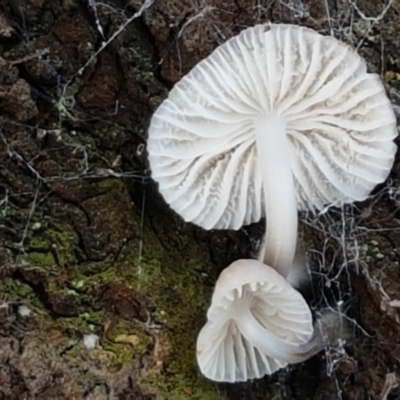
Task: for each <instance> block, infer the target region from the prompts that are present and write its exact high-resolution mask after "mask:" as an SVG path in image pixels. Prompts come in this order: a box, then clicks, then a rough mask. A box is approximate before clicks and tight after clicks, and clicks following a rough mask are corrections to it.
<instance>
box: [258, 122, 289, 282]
mask: <svg viewBox="0 0 400 400" xmlns="http://www.w3.org/2000/svg"><path fill="white" fill-rule="evenodd" d="M255 132H256V143H257V153H258V160H259V163H260V168H261V172H262V176H263V184H264V201H265V215H266V219H267V227H266V238H265V242H264V243H265V247H266V249H265V252H262V253H264V254H261V255H260V259H261V260H263V262H264V264H267V265H270V266H271V267H273V268H274V269H275V270H276V271H278V272H279V273H280V274H281V275H282V276H284V277H286V276H287V275H288V273H289V271H290V268H291V266H292V263H293V259H294V254H295V251H296V240H297V202H296V192H295V188H294V183H293V176H292V171H291V167H290V158H289V149H288V141H287V137H286V124H285V121H284V120H283V119H282V118H279V117H276V116H273V115H268V116H263V117H261V118H258V119H257V120H256V121H255Z"/></svg>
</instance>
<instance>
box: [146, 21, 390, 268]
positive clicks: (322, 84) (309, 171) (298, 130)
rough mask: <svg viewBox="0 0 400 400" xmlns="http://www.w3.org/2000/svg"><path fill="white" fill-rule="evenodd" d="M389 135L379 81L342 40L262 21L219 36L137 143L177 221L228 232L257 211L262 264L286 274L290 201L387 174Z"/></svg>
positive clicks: (293, 206)
mask: <svg viewBox="0 0 400 400" xmlns="http://www.w3.org/2000/svg"><path fill="white" fill-rule="evenodd" d="M396 136H397V130H396V118H395V115H394V113H393V110H392V107H391V104H390V102H389V100H388V99H387V97H386V95H385V90H384V87H383V85H382V83H381V82H380V80H379V77H378V76H377V75H375V74H369V73H367V68H366V63H365V61H364V60H363V59H362V58H361V57H360V56H359V55H357V53H356V52H355V51H354V50H353V49H352V48H350V47H349V46H348V45H346V44H344V43H342V42H340V41H338V40H336V39H335V38H333V37H329V36H322V35H320V34H318V33H317V32H315V31H313V30H310V29H308V28H304V27H299V26H294V25H284V24H268V25H258V26H255V27H253V28H249V29H246V30H244V31H243V32H242V33H240V34H239V35H238V36H236V37H233V38H232V39H230V40H228V41H227V42H226V43H224V44H223V45H221V46H219V47H218V48H217V49H216V50H215V51H214V52H213V53H212V54H211V55H210V56H209V57H208V58H206V59H205V60H203V61H202V62H200V63H199V64H198V65H197V66H196V67H195V68H193V69H192V71H191V72H190V73H189V74H187V75H186V76H185V77H184V78H183V79H182V80H181V81H180V82H178V83H177V84H176V85H175V87H174V88H173V89H172V91H171V92H170V94H169V97H168V99H166V100H165V101H164V102H163V103H162V104H161V106H160V107H159V108H158V109H157V111H156V112H155V114H154V115H153V118H152V120H151V125H150V128H149V139H148V146H147V149H148V152H149V161H150V167H151V170H152V177H153V178H154V180H155V181H157V182H158V183H159V188H160V192H161V193H162V195H163V196H164V198H165V200H166V201H167V202H168V203H169V204H170V206H171V207H172V208H173V209H174V210H175V211H176V212H178V213H179V214H180V215H181V216H182V217H183V218H184V219H185V220H186V221H192V222H193V223H195V224H197V225H200V226H202V227H204V228H206V229H212V228H222V229H228V228H231V229H238V228H240V227H241V226H242V225H244V224H249V223H252V222H256V221H259V220H260V218H261V217H262V216H263V215H264V214H266V218H267V233H266V236H267V237H266V243H267V248H266V253H265V257H264V262H265V263H266V264H268V265H271V266H273V267H274V268H276V269H277V270H278V271H279V272H280V273H281V274H282V275H284V276H286V275H287V273H288V271H289V269H290V266H291V264H292V261H293V256H294V252H295V248H296V238H297V209H301V210H305V209H320V208H321V207H323V206H324V205H326V204H335V205H337V206H340V205H342V204H345V203H350V202H353V201H361V200H364V199H366V198H367V196H368V195H369V193H370V192H371V190H372V189H373V188H374V187H375V186H376V185H377V184H378V183H381V182H383V181H384V180H385V179H386V177H387V176H388V174H389V171H390V169H391V167H392V164H393V160H394V155H395V152H396V146H395V144H394V143H393V139H394V138H395V137H396ZM263 192H264V193H263ZM264 195H265V196H264ZM264 207H265V210H264Z"/></svg>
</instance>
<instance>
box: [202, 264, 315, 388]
mask: <svg viewBox="0 0 400 400" xmlns="http://www.w3.org/2000/svg"><path fill="white" fill-rule="evenodd" d="M242 306H243V307H245V308H246V309H247V310H249V311H250V312H251V314H252V316H253V317H254V318H255V319H256V320H257V321H258V323H260V324H261V325H262V326H263V328H265V329H266V330H267V331H268V332H270V333H271V334H272V335H274V336H276V337H278V338H279V339H283V340H284V341H285V342H288V343H290V344H292V345H301V344H304V343H307V342H308V341H309V340H310V338H311V336H312V335H313V331H314V330H313V323H312V316H311V312H310V309H309V307H308V305H307V303H306V301H305V300H304V298H303V297H302V296H301V294H300V293H299V292H298V291H296V290H295V289H293V288H292V287H291V286H290V284H289V283H288V282H287V281H286V280H285V279H284V278H283V277H282V276H281V275H280V274H279V273H278V272H276V271H275V270H274V269H272V268H271V267H268V266H266V265H264V264H263V263H261V262H259V261H257V260H238V261H235V262H234V263H232V264H231V265H230V266H229V267H228V268H226V269H225V270H224V271H222V273H221V275H220V276H219V278H218V281H217V283H216V286H215V290H214V294H213V296H212V303H211V306H210V308H209V309H208V312H207V322H206V324H205V325H204V327H203V328H202V330H201V331H200V334H199V336H198V339H197V362H198V365H199V367H200V370H201V372H202V373H203V374H204V375H205V376H207V377H208V378H209V379H212V380H215V381H224V382H238V381H246V380H248V379H254V378H260V377H262V376H264V375H266V374H272V373H274V372H275V371H277V370H278V369H280V368H283V367H285V366H286V365H287V362H285V361H281V360H279V359H277V358H273V357H270V356H269V355H267V354H265V353H264V352H263V351H261V350H260V349H259V348H258V347H257V346H255V345H254V344H253V343H252V342H251V341H250V340H249V338H248V337H246V334H245V333H243V332H242V330H241V327H240V326H241V325H240V321H239V319H240V318H241V316H240V315H239V314H240V313H239V312H238V310H239V309H240V308H241V307H242ZM242 323H244V324H246V323H248V321H242ZM265 340H268V339H267V338H266V339H265ZM271 346H272V347H275V348H276V350H277V351H278V352H279V348H277V347H279V346H277V345H276V344H274V343H271ZM278 354H279V353H278ZM282 357H283V354H282ZM283 358H284V357H283Z"/></svg>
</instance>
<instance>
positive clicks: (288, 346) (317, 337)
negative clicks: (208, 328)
mask: <svg viewBox="0 0 400 400" xmlns="http://www.w3.org/2000/svg"><path fill="white" fill-rule="evenodd" d="M235 321H236V324H237V326H238V328H239V330H240V332H241V333H242V335H243V336H244V337H245V338H246V339H247V340H248V341H249V342H250V343H251V344H252V345H253V346H254V347H257V348H258V350H259V351H261V352H262V353H263V354H265V355H267V356H270V357H272V358H276V359H278V360H280V361H285V362H287V363H289V364H296V363H300V362H303V361H306V360H308V359H309V358H310V357H312V356H314V355H315V354H317V353H319V352H320V351H321V350H322V349H323V348H324V347H325V346H326V345H327V343H326V341H325V340H324V339H323V337H322V335H321V334H320V332H319V330H316V331H314V336H313V337H312V338H311V339H310V341H308V342H306V343H303V344H293V343H290V342H287V341H286V340H284V339H281V338H280V337H278V336H276V335H274V334H273V333H271V332H269V331H268V330H267V329H265V328H264V327H263V326H262V325H261V324H260V323H259V322H258V321H257V319H256V318H254V316H253V314H252V313H251V311H250V309H249V307H248V306H247V305H246V304H241V305H240V306H239V305H238V306H237V307H236V308H235Z"/></svg>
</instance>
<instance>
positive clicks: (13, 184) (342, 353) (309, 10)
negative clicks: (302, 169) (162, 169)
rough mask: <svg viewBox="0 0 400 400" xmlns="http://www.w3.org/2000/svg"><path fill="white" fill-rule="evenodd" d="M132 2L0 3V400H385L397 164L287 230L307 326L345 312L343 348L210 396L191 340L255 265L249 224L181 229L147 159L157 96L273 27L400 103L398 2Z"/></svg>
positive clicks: (391, 344)
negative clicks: (324, 37)
mask: <svg viewBox="0 0 400 400" xmlns="http://www.w3.org/2000/svg"><path fill="white" fill-rule="evenodd" d="M147 3H148V4H147V5H148V7H143V2H142V1H140V0H137V1H136V0H134V1H130V2H129V1H123V0H120V1H118V0H105V1H103V2H99V1H95V0H94V1H85V0H51V1H50V0H47V1H46V0H6V1H3V2H1V4H0V246H1V247H0V277H1V280H0V314H1V316H0V399H1V398H4V399H138V400H139V399H146V400H153V399H171V400H180V399H182V400H183V399H199V400H213V399H226V400H239V399H240V400H242V399H243V400H253V399H254V400H256V399H257V400H258V399H260V400H261V399H265V400H267V399H284V400H289V399H293V400H294V399H296V400H297V399H316V400H318V399H321V400H322V399H328V400H329V399H340V398H343V399H357V400H360V399H397V398H400V390H398V389H397V384H398V383H399V382H400V381H399V380H398V379H399V378H398V369H399V367H400V365H399V359H400V339H399V337H400V335H399V332H400V314H399V309H400V308H399V307H400V296H399V292H400V274H399V261H400V258H399V256H400V254H399V251H400V250H399V249H400V231H399V229H400V220H399V217H400V214H399V213H398V203H399V199H400V197H399V196H400V194H399V193H400V192H399V189H398V188H399V182H400V180H399V179H400V176H399V173H400V170H399V163H398V162H396V165H395V167H394V170H393V172H392V174H391V176H390V179H389V181H388V183H387V184H385V185H382V186H381V187H380V188H377V190H376V192H375V195H374V196H373V197H372V198H371V199H370V200H369V201H367V202H365V203H363V204H359V205H357V206H356V207H355V208H348V209H345V210H329V211H328V212H326V213H325V214H324V215H322V216H320V217H318V218H314V219H313V217H308V218H306V217H305V216H303V223H302V224H301V237H302V240H303V242H304V248H305V249H306V253H307V260H308V263H309V265H310V268H311V270H312V273H311V277H312V283H309V284H308V285H306V286H305V288H304V290H303V293H304V295H305V297H306V298H307V300H308V301H309V302H310V305H311V306H312V308H313V310H314V311H315V313H316V314H317V313H318V312H319V311H320V310H322V309H326V308H332V309H335V310H340V312H342V313H343V314H344V315H346V316H347V319H348V324H349V326H350V330H351V337H349V338H348V340H347V343H346V345H345V346H344V347H342V348H341V349H339V350H338V349H336V350H335V349H332V350H329V351H328V350H327V351H326V353H325V354H321V355H318V356H316V357H314V358H313V359H311V360H309V361H308V362H306V363H304V364H301V365H298V366H293V367H290V368H287V369H285V370H283V371H281V372H280V373H278V374H275V375H274V376H273V377H267V378H265V379H263V380H260V381H257V382H253V383H246V384H238V385H215V384H213V383H210V382H207V381H206V380H205V379H203V378H202V377H201V376H200V375H199V374H198V371H197V367H196V363H195V340H196V336H197V333H198V331H199V329H200V327H201V326H202V324H203V323H204V319H205V311H206V309H207V306H208V303H209V300H210V296H211V293H212V288H213V284H214V282H215V280H216V277H217V276H218V273H219V272H220V271H221V269H222V268H224V267H225V266H227V265H228V264H229V263H230V262H232V261H233V260H235V259H237V258H239V257H248V256H250V255H251V254H253V253H254V251H255V249H256V248H257V245H258V243H259V240H260V235H261V233H262V231H263V226H262V224H256V225H253V226H250V227H246V228H244V229H242V230H241V231H239V232H223V231H222V232H205V231H203V230H201V229H199V228H196V227H194V226H192V225H189V224H185V223H184V222H183V221H182V220H181V219H180V218H179V217H178V216H177V215H175V214H174V213H173V212H172V211H171V210H170V209H169V208H168V206H167V205H165V203H164V202H163V200H162V198H161V197H160V195H159V194H158V192H157V187H156V185H154V183H153V182H151V180H150V179H149V178H148V171H147V161H146V149H145V146H146V129H147V126H148V123H149V119H150V117H151V115H152V112H153V111H154V110H155V108H156V107H157V105H158V104H160V102H161V101H162V100H163V99H164V98H165V97H166V95H167V93H168V90H169V89H170V88H171V87H172V86H173V84H174V83H176V82H177V81H178V80H179V79H180V78H181V77H182V76H184V75H185V74H186V73H187V72H188V71H189V70H190V69H191V68H192V67H193V66H194V65H196V63H197V62H199V61H200V60H201V59H203V58H204V57H206V56H207V55H208V54H210V52H211V51H212V50H213V49H214V48H215V47H216V46H217V45H218V44H220V43H222V42H224V41H225V40H226V39H227V38H229V37H231V36H233V35H235V34H236V33H238V32H239V31H240V30H242V29H243V28H245V27H248V26H252V25H254V24H256V23H260V22H265V21H269V20H272V21H275V22H290V23H295V24H301V25H306V26H309V27H312V28H314V29H316V30H318V31H321V32H322V33H329V32H330V31H331V32H332V33H333V34H335V36H337V37H339V38H340V39H342V40H344V41H347V42H350V43H352V44H353V45H354V46H357V45H359V51H360V53H361V54H362V55H363V56H364V57H366V59H367V61H368V63H369V67H370V70H371V71H374V72H377V73H379V74H380V75H381V76H382V79H383V80H384V81H385V84H386V85H387V89H388V93H389V95H390V97H391V99H392V101H393V103H394V104H395V105H396V104H398V103H400V94H399V93H400V92H399V89H400V57H399V54H400V33H399V31H398V27H399V26H400V5H399V4H398V2H397V0H395V1H393V2H392V3H391V6H390V7H389V8H387V9H386V8H385V7H386V4H387V3H385V2H384V1H382V0H378V1H375V2H370V1H358V2H350V1H333V0H328V1H327V2H325V1H322V0H304V1H303V2H301V1H299V0H293V1H290V2H289V1H286V0H280V1H269V0H268V1H263V0H260V1H255V0H232V1H230V0H227V1H225V0H224V1H216V0H162V1H161V0H155V1H154V2H150V1H148V2H147ZM90 335H92V336H90ZM93 335H95V336H93ZM90 338H92V339H93V340H94V342H95V344H96V346H95V348H93V349H90V348H88V346H87V340H90ZM85 343H86V345H85Z"/></svg>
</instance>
